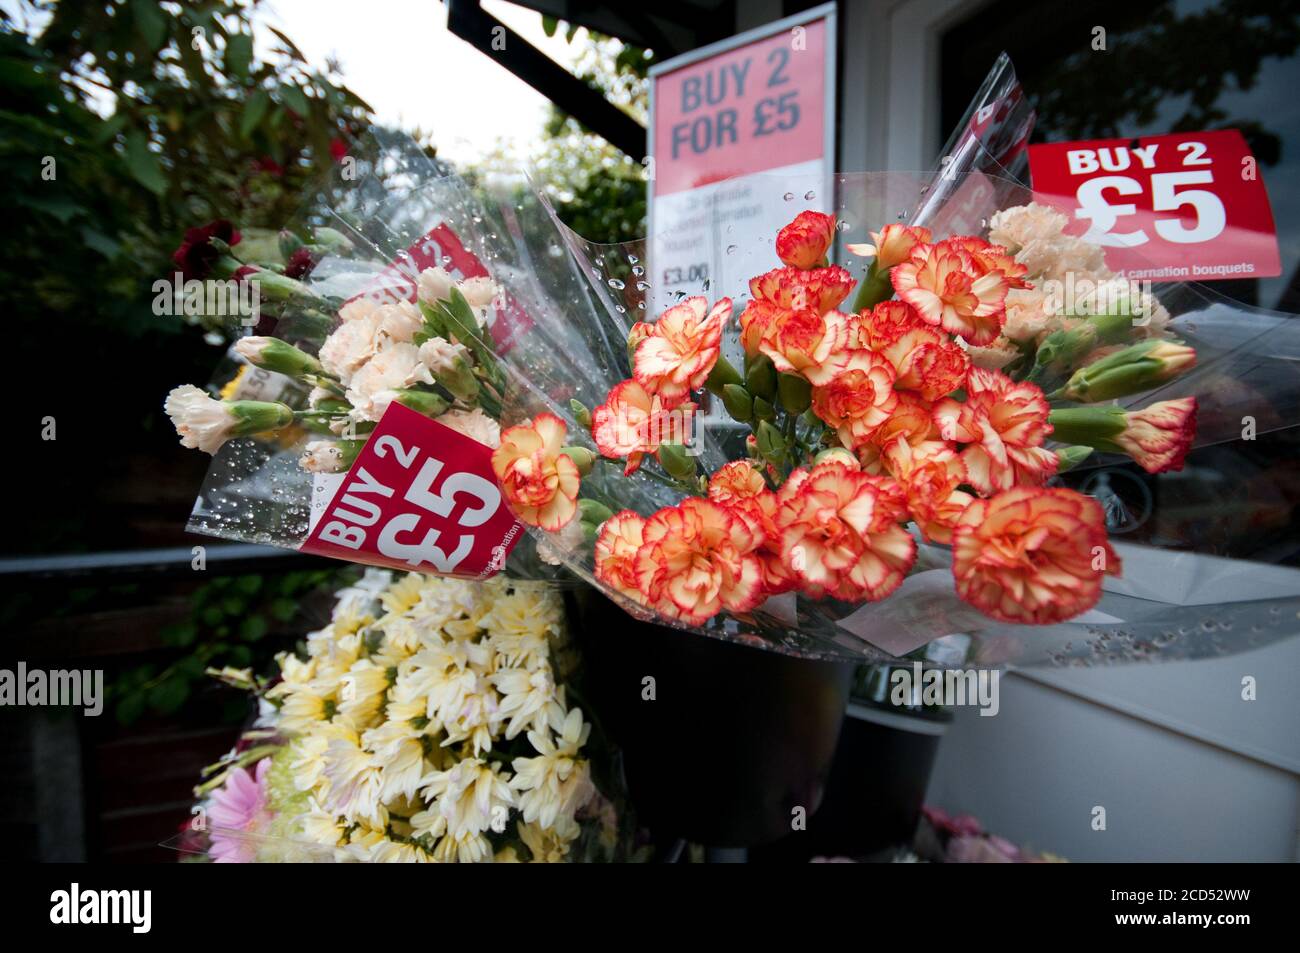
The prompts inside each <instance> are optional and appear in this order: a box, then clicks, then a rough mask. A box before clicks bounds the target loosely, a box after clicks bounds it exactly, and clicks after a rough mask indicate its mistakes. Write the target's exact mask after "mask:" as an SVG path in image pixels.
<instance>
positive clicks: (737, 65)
mask: <svg viewBox="0 0 1300 953" xmlns="http://www.w3.org/2000/svg"><path fill="white" fill-rule="evenodd" d="M826 33H827V31H826V21H825V20H814V21H812V22H810V23H808V24H806V25H805V26H796V27H794V28H792V29H790V30H787V31H783V32H780V33H777V34H775V35H774V36H770V37H767V38H766V39H762V40H758V41H756V42H754V43H750V44H747V45H745V46H741V47H737V48H736V49H734V50H729V51H727V52H725V53H719V54H718V55H716V56H710V57H708V58H707V59H703V60H700V61H698V62H695V63H690V64H687V65H685V66H682V67H681V68H679V69H675V70H671V71H670V72H667V73H663V74H662V75H659V76H657V77H656V79H655V88H654V96H655V110H654V148H655V155H654V157H653V158H654V160H655V173H654V174H655V195H656V196H665V195H669V194H671V193H673V192H680V191H682V190H684V189H691V188H697V187H699V186H701V185H706V184H708V183H710V182H718V181H721V180H723V179H732V178H735V177H737V176H741V175H750V174H752V173H755V172H764V171H766V170H768V169H779V168H782V167H784V166H789V165H795V164H796V163H800V162H808V161H810V160H814V159H821V158H823V156H824V153H825V149H826V136H825V122H826V115H825V108H826Z"/></svg>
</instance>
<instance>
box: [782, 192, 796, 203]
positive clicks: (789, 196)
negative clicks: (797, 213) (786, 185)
mask: <svg viewBox="0 0 1300 953" xmlns="http://www.w3.org/2000/svg"><path fill="white" fill-rule="evenodd" d="M783 198H784V199H785V200H786V201H787V202H793V201H794V193H793V192H787V193H785V195H784V196H783Z"/></svg>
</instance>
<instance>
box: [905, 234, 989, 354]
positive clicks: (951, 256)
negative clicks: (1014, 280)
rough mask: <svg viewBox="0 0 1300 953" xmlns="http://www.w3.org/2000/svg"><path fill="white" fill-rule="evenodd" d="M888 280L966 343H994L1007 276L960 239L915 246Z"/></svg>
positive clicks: (923, 313)
mask: <svg viewBox="0 0 1300 953" xmlns="http://www.w3.org/2000/svg"><path fill="white" fill-rule="evenodd" d="M890 280H891V281H892V282H893V285H894V291H896V292H897V293H898V297H900V298H901V299H903V300H904V301H906V302H907V303H908V304H910V305H911V306H912V307H914V308H916V310H917V312H918V313H919V314H920V315H921V318H922V319H923V320H924V321H926V322H927V323H928V324H932V325H935V326H936V327H941V328H943V330H945V331H947V332H948V333H949V334H956V335H958V336H959V337H961V338H963V339H964V340H965V341H966V342H967V343H968V344H972V345H974V346H976V347H982V346H983V345H986V344H991V343H992V342H993V341H994V340H996V339H997V336H998V335H999V334H1000V333H1001V331H1002V325H1003V323H1004V322H1005V320H1006V308H1005V307H1004V301H1005V300H1006V296H1007V289H1008V287H1009V282H1008V280H1007V277H1006V276H1005V275H1004V274H1002V272H1000V271H988V270H986V269H985V267H984V266H983V265H981V264H980V263H979V262H978V261H976V259H975V258H974V257H973V256H972V255H971V254H970V252H968V251H967V250H966V249H965V248H964V247H963V246H962V245H960V244H957V243H955V242H952V241H943V242H939V243H938V244H937V245H919V246H917V248H916V249H915V251H914V252H913V254H912V257H911V258H909V259H908V260H907V261H905V262H902V263H901V264H899V265H897V266H896V267H895V268H894V270H893V271H891V272H890Z"/></svg>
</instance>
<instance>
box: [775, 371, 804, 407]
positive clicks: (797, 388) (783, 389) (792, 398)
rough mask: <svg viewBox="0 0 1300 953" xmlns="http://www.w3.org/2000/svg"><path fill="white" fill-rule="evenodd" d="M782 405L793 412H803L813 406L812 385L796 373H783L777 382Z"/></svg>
mask: <svg viewBox="0 0 1300 953" xmlns="http://www.w3.org/2000/svg"><path fill="white" fill-rule="evenodd" d="M777 390H778V391H779V392H780V394H781V406H782V407H784V408H785V409H786V411H788V412H789V413H791V414H802V413H803V412H804V411H805V410H807V409H808V408H809V407H811V406H812V385H811V384H809V383H808V382H807V381H806V380H804V379H803V378H802V377H799V376H798V375H795V374H782V375H781V377H780V378H779V380H778V382H777Z"/></svg>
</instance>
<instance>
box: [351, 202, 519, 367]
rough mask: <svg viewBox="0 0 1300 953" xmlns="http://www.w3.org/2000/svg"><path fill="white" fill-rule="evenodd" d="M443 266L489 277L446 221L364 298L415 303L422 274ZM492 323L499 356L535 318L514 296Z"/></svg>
mask: <svg viewBox="0 0 1300 953" xmlns="http://www.w3.org/2000/svg"><path fill="white" fill-rule="evenodd" d="M436 266H441V267H443V268H445V269H446V270H447V272H448V273H450V274H451V275H452V276H454V277H457V278H482V277H486V276H487V274H488V270H487V269H486V268H485V267H483V262H482V261H480V260H479V257H478V256H477V255H475V254H474V253H473V252H472V251H470V250H469V249H468V248H466V247H465V245H464V243H463V242H461V240H460V236H459V235H457V234H456V233H455V232H454V231H453V230H452V229H451V228H450V227H449V226H448V225H447V223H446V222H443V223H441V224H439V225H436V226H434V227H433V228H431V229H429V231H427V232H426V233H425V234H424V236H423V237H421V238H420V240H419V241H417V242H416V243H415V244H414V245H411V246H410V247H409V248H407V249H406V250H405V251H404V252H402V253H401V254H400V255H399V256H398V260H397V261H395V262H393V264H391V265H389V266H388V267H387V268H385V269H384V270H383V271H381V272H379V274H378V275H376V276H375V277H374V278H373V279H372V280H371V281H370V283H369V284H368V285H367V286H366V290H365V291H362V292H361V293H360V294H357V295H355V296H354V297H356V298H360V297H361V296H362V295H365V296H368V297H371V298H373V299H375V300H376V301H379V302H392V301H410V302H412V303H414V302H415V299H416V296H417V293H418V291H419V283H420V272H422V271H424V269H426V268H433V267H436ZM496 312H497V313H496V320H495V321H494V322H493V324H492V341H493V344H494V346H495V347H496V351H497V353H498V354H506V353H508V352H509V351H510V349H511V348H512V347H514V345H515V342H516V341H517V340H518V339H519V337H520V335H522V334H524V333H525V332H527V331H528V330H529V329H530V328H532V327H533V319H532V318H530V317H529V316H528V312H526V311H525V310H524V309H523V307H522V306H521V305H520V304H519V302H518V301H516V300H515V299H514V298H513V297H512V296H509V295H506V296H504V300H503V301H502V302H500V303H499V304H498V306H497V308H496Z"/></svg>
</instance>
